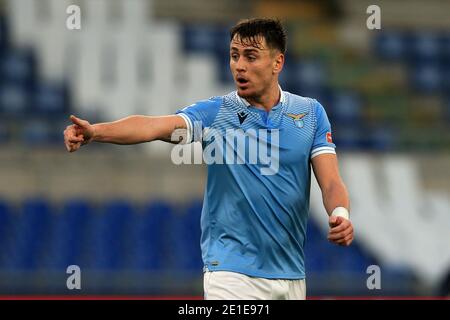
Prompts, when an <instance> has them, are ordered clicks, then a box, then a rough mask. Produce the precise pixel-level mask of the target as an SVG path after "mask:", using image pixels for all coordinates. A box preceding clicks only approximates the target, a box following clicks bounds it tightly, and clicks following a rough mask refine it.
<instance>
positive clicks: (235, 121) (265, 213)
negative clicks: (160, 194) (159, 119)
mask: <svg viewBox="0 0 450 320" xmlns="http://www.w3.org/2000/svg"><path fill="white" fill-rule="evenodd" d="M280 92H281V99H280V102H279V103H278V105H276V106H275V107H273V108H272V110H271V111H270V112H266V111H264V110H261V109H258V108H255V107H252V106H250V105H249V104H248V102H247V101H246V100H244V99H242V98H240V97H239V96H238V95H237V92H236V91H234V92H232V93H230V94H228V95H225V96H221V97H214V98H211V99H209V100H205V101H200V102H197V103H195V104H193V105H191V106H188V107H186V108H184V109H182V110H180V111H178V112H177V114H179V115H180V116H182V117H183V118H184V119H185V121H186V125H187V127H188V137H187V138H188V142H193V141H194V140H200V139H202V138H203V139H202V144H203V148H204V149H207V148H208V146H210V145H211V143H212V141H219V140H220V137H219V136H218V135H217V132H219V133H221V134H222V136H223V137H225V136H226V135H227V130H228V133H230V132H231V131H232V130H231V129H239V130H237V131H236V132H239V134H240V135H243V136H245V139H246V140H245V142H246V143H245V145H244V150H243V151H244V152H243V151H242V150H241V149H242V146H241V147H238V144H239V142H237V140H236V141H234V142H230V141H225V138H223V141H224V144H223V146H224V148H223V153H222V154H221V153H220V152H219V153H218V151H217V150H218V149H216V150H215V152H213V153H212V155H213V158H214V159H216V160H218V159H219V158H223V159H222V160H223V161H222V162H220V161H215V162H213V163H211V162H210V163H209V164H208V180H207V185H206V191H205V195H204V201H203V210H202V216H201V229H202V236H201V249H202V256H203V262H204V265H205V268H207V269H208V270H210V271H216V270H224V271H233V272H238V273H243V274H246V275H249V276H253V277H261V278H270V279H303V278H305V264H304V245H305V237H306V225H307V219H308V213H309V193H310V182H311V167H310V160H311V158H313V157H315V156H317V155H319V154H323V153H335V151H334V150H335V145H334V144H333V143H332V140H331V128H330V123H329V121H328V118H327V115H326V113H325V110H324V108H323V107H322V105H320V103H319V102H317V101H316V100H314V99H310V98H305V97H300V96H297V95H294V94H291V93H288V92H284V91H281V89H280ZM198 125H200V126H201V128H200V130H196V129H197V128H198ZM230 130H231V131H230ZM210 132H216V133H215V139H209V135H211V134H210ZM257 140H258V141H264V142H265V143H267V148H266V149H264V152H266V151H267V154H266V157H264V155H261V154H259V152H260V149H261V150H262V149H263V148H260V145H258V148H255V144H253V145H252V143H251V141H257ZM231 141H233V140H231ZM238 149H239V150H238ZM256 150H258V152H257V151H256ZM255 152H256V155H255ZM232 154H234V156H235V160H234V161H235V162H236V163H235V164H231V163H230V162H229V161H226V159H225V158H226V157H227V156H228V157H230V155H232ZM268 159H270V160H268ZM264 170H266V171H264Z"/></svg>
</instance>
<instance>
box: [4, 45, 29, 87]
mask: <svg viewBox="0 0 450 320" xmlns="http://www.w3.org/2000/svg"><path fill="white" fill-rule="evenodd" d="M0 83H3V84H15V85H19V86H22V87H23V88H25V89H28V90H31V89H32V88H33V86H34V84H35V83H36V59H35V56H34V54H33V52H32V51H31V50H30V49H27V48H21V49H11V50H8V51H5V52H3V54H2V55H1V56H0Z"/></svg>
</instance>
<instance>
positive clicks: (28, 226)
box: [12, 198, 51, 270]
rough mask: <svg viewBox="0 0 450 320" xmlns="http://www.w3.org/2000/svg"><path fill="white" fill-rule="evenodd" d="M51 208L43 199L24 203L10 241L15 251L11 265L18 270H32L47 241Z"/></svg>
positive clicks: (37, 262) (36, 264) (37, 263)
mask: <svg viewBox="0 0 450 320" xmlns="http://www.w3.org/2000/svg"><path fill="white" fill-rule="evenodd" d="M50 217H51V207H50V205H49V203H47V202H46V201H45V200H44V199H40V198H36V199H28V200H26V201H24V203H23V206H22V213H21V215H20V216H19V217H18V219H19V221H18V223H17V229H16V234H15V236H14V239H12V244H13V245H15V247H14V248H13V250H17V254H16V256H15V258H16V259H15V260H13V261H12V264H13V266H14V267H15V268H18V269H26V270H29V269H34V268H36V267H37V266H38V265H39V258H40V256H41V254H42V252H43V250H44V249H45V244H46V242H47V240H48V235H49V225H50Z"/></svg>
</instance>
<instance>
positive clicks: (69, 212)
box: [44, 199, 93, 270]
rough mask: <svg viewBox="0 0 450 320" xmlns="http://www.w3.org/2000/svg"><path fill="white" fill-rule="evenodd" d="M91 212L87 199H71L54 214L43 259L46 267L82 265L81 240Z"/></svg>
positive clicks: (62, 267)
mask: <svg viewBox="0 0 450 320" xmlns="http://www.w3.org/2000/svg"><path fill="white" fill-rule="evenodd" d="M92 214H93V212H92V208H91V206H90V204H89V203H88V202H87V201H84V200H81V199H72V200H68V201H67V202H65V204H64V206H63V208H62V211H61V212H59V213H58V214H55V215H54V217H53V219H52V230H51V233H50V234H51V239H50V244H49V250H48V254H47V255H46V259H45V260H44V264H45V266H46V267H47V268H56V269H64V270H65V268H67V266H69V265H72V264H76V265H79V266H82V265H84V261H83V260H82V258H83V257H82V251H81V249H82V242H83V240H84V238H85V237H84V236H85V232H86V225H87V224H88V223H89V219H90V218H91V216H92Z"/></svg>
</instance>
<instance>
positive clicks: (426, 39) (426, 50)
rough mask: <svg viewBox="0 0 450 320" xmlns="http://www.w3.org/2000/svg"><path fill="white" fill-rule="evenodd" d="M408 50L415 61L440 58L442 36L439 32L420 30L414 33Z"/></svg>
mask: <svg viewBox="0 0 450 320" xmlns="http://www.w3.org/2000/svg"><path fill="white" fill-rule="evenodd" d="M410 43H411V47H410V48H409V50H408V52H409V54H410V55H412V57H413V59H414V60H415V61H420V62H424V61H436V60H438V59H439V58H440V54H441V52H440V49H441V48H440V45H441V43H440V37H439V34H438V33H433V32H418V33H416V34H414V35H412V39H411V41H410Z"/></svg>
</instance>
